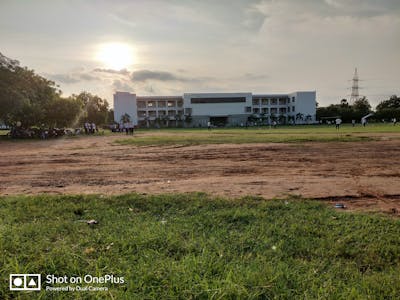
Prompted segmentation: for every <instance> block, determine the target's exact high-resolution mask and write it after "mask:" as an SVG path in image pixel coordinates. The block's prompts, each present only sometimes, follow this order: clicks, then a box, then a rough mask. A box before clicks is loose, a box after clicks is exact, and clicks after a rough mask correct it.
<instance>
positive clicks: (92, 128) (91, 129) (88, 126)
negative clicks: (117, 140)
mask: <svg viewBox="0 0 400 300" xmlns="http://www.w3.org/2000/svg"><path fill="white" fill-rule="evenodd" d="M83 127H84V129H85V134H93V133H95V132H99V129H98V128H97V126H96V124H95V123H90V122H85V124H84V125H83Z"/></svg>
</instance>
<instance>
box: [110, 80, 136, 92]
mask: <svg viewBox="0 0 400 300" xmlns="http://www.w3.org/2000/svg"><path fill="white" fill-rule="evenodd" d="M112 87H113V90H114V91H123V92H135V89H134V87H133V86H132V85H131V84H130V83H129V82H126V81H123V80H120V79H116V80H114V81H113V83H112Z"/></svg>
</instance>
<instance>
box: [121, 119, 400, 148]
mask: <svg viewBox="0 0 400 300" xmlns="http://www.w3.org/2000/svg"><path fill="white" fill-rule="evenodd" d="M382 134H391V135H393V137H395V138H399V137H400V126H393V125H388V124H373V125H368V126H367V127H361V126H356V127H352V126H351V125H343V126H342V127H341V128H340V130H336V129H335V127H334V126H333V125H332V126H324V125H322V126H282V127H278V128H276V129H271V128H269V127H261V128H254V127H253V128H248V129H245V128H227V129H225V128H224V129H220V128H218V129H213V130H211V131H208V130H207V129H205V128H203V129H201V128H192V129H161V130H138V131H137V132H136V134H135V136H134V137H130V138H121V139H118V140H116V143H119V144H122V145H136V146H149V145H152V146H153V145H157V146H163V145H200V144H243V143H303V142H358V141H371V140H377V139H380V138H381V135H382ZM393 137H392V138H393Z"/></svg>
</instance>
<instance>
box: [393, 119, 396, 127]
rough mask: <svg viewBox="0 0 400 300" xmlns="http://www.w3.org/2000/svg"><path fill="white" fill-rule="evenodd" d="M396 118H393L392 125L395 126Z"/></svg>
mask: <svg viewBox="0 0 400 300" xmlns="http://www.w3.org/2000/svg"><path fill="white" fill-rule="evenodd" d="M396 123H397V120H396V118H393V126H396Z"/></svg>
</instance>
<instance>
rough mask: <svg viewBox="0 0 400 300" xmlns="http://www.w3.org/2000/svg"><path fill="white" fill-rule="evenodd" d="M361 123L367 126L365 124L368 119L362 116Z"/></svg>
mask: <svg viewBox="0 0 400 300" xmlns="http://www.w3.org/2000/svg"><path fill="white" fill-rule="evenodd" d="M361 124H362V126H363V127H365V125H367V119H365V118H362V119H361Z"/></svg>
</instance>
